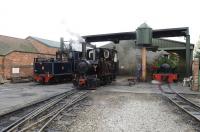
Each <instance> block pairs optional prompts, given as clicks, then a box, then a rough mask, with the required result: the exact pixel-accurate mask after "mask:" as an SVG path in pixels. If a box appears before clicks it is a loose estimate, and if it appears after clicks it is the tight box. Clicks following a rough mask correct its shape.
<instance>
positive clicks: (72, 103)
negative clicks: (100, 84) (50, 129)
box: [38, 92, 87, 132]
mask: <svg viewBox="0 0 200 132" xmlns="http://www.w3.org/2000/svg"><path fill="white" fill-rule="evenodd" d="M86 94H87V92H85V93H83V94H82V95H80V96H79V97H77V98H76V99H75V100H72V101H71V102H70V103H69V104H66V105H64V106H63V107H62V108H61V109H60V110H59V111H58V112H57V113H56V114H55V115H54V116H53V117H52V118H50V119H49V120H48V122H46V123H45V124H44V125H43V126H42V128H41V129H40V130H39V131H38V132H42V131H43V130H44V129H45V128H46V127H47V126H48V125H49V124H50V123H51V121H53V120H54V119H55V118H56V117H57V116H58V115H59V114H60V113H61V112H62V111H63V110H65V109H67V108H69V107H71V106H72V105H74V104H75V103H77V102H79V101H81V100H83V99H84V98H86V97H87V95H86Z"/></svg>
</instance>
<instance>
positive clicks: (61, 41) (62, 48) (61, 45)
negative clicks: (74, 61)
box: [60, 38, 64, 53]
mask: <svg viewBox="0 0 200 132" xmlns="http://www.w3.org/2000/svg"><path fill="white" fill-rule="evenodd" d="M60 52H61V53H63V52H64V39H63V38H60Z"/></svg>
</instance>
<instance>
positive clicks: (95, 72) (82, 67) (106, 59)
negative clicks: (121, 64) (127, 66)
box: [73, 48, 118, 89]
mask: <svg viewBox="0 0 200 132" xmlns="http://www.w3.org/2000/svg"><path fill="white" fill-rule="evenodd" d="M85 53H86V54H85V58H83V59H81V60H80V61H79V63H78V64H77V72H76V73H75V74H74V80H73V84H74V86H75V87H76V88H78V89H96V87H98V86H101V85H106V84H110V83H111V82H112V81H113V80H115V78H116V73H117V71H118V70H117V69H118V57H117V51H116V50H115V49H107V48H94V49H88V50H87V51H86V52H85Z"/></svg>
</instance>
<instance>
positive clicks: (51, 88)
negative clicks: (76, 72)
mask: <svg viewBox="0 0 200 132" xmlns="http://www.w3.org/2000/svg"><path fill="white" fill-rule="evenodd" d="M71 89H72V84H70V83H69V84H57V85H39V84H37V83H34V82H31V83H17V84H10V83H6V84H3V85H0V115H3V114H6V113H8V112H11V111H13V110H16V109H19V108H22V107H24V106H27V105H29V104H31V103H34V102H37V101H39V100H41V99H45V98H48V97H51V96H54V95H56V94H59V93H62V92H65V91H68V90H71Z"/></svg>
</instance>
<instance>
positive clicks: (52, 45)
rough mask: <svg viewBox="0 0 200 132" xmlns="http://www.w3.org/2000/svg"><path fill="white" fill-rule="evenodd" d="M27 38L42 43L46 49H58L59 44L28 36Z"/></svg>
mask: <svg viewBox="0 0 200 132" xmlns="http://www.w3.org/2000/svg"><path fill="white" fill-rule="evenodd" d="M28 38H33V39H35V40H37V41H39V42H41V43H43V44H44V45H46V46H48V47H53V48H59V47H60V42H57V41H53V40H48V39H43V38H39V37H33V36H29V37H28Z"/></svg>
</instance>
